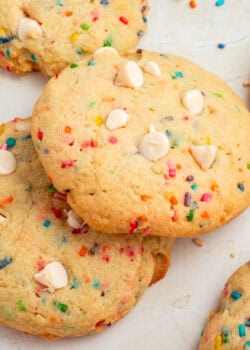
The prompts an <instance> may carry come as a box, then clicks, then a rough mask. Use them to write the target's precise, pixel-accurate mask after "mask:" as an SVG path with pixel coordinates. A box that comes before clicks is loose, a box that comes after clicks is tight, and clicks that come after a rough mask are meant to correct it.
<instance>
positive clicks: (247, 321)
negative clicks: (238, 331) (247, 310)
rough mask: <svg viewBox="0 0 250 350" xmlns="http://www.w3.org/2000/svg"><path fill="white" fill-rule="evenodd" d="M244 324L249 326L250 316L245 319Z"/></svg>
mask: <svg viewBox="0 0 250 350" xmlns="http://www.w3.org/2000/svg"><path fill="white" fill-rule="evenodd" d="M245 325H246V326H247V327H250V318H248V319H247V320H246V322H245Z"/></svg>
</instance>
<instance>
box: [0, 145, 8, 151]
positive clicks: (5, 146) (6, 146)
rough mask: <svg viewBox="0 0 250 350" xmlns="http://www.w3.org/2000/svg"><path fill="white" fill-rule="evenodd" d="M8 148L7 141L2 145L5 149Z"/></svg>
mask: <svg viewBox="0 0 250 350" xmlns="http://www.w3.org/2000/svg"><path fill="white" fill-rule="evenodd" d="M7 148H8V145H7V143H4V144H3V145H2V147H1V149H2V150H4V151H5V150H6V149H7Z"/></svg>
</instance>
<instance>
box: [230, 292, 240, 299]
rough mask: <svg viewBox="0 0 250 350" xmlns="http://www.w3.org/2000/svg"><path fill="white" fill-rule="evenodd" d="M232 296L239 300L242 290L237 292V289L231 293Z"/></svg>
mask: <svg viewBox="0 0 250 350" xmlns="http://www.w3.org/2000/svg"><path fill="white" fill-rule="evenodd" d="M230 296H231V298H232V299H234V300H238V299H240V298H241V293H240V292H237V291H236V290H234V291H232V293H231V295H230Z"/></svg>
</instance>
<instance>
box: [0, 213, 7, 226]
mask: <svg viewBox="0 0 250 350" xmlns="http://www.w3.org/2000/svg"><path fill="white" fill-rule="evenodd" d="M6 221H7V218H6V217H5V216H3V215H1V214H0V224H4V223H5V222H6Z"/></svg>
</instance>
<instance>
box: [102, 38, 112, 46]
mask: <svg viewBox="0 0 250 350" xmlns="http://www.w3.org/2000/svg"><path fill="white" fill-rule="evenodd" d="M112 43H113V39H112V38H111V37H109V38H107V39H106V40H105V41H104V43H103V46H104V47H110V46H112Z"/></svg>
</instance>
